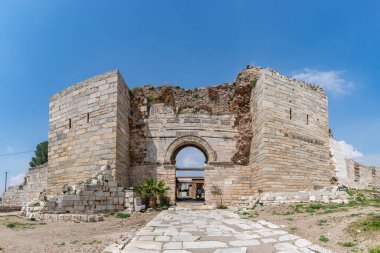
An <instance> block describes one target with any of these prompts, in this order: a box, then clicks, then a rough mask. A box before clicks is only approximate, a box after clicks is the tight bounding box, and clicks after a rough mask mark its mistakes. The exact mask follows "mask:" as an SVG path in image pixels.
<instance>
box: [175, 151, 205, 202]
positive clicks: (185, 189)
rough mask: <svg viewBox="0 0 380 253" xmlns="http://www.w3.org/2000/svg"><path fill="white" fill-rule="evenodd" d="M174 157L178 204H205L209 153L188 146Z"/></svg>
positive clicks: (176, 152)
mask: <svg viewBox="0 0 380 253" xmlns="http://www.w3.org/2000/svg"><path fill="white" fill-rule="evenodd" d="M172 157H173V158H172V162H173V164H175V165H176V202H204V200H205V191H204V189H205V187H204V167H205V164H206V163H207V161H208V158H207V153H206V152H205V151H204V150H202V149H201V148H199V147H197V146H195V145H187V146H183V147H180V148H178V149H177V150H176V151H175V152H174V154H173V156H172ZM173 160H174V161H173Z"/></svg>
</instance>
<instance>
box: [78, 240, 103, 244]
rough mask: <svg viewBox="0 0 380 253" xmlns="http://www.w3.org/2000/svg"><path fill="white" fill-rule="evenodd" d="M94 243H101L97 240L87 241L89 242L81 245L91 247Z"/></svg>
mask: <svg viewBox="0 0 380 253" xmlns="http://www.w3.org/2000/svg"><path fill="white" fill-rule="evenodd" d="M95 243H101V241H98V240H92V241H89V242H84V243H82V245H93V244H95Z"/></svg>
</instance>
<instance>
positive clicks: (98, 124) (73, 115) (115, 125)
mask: <svg viewBox="0 0 380 253" xmlns="http://www.w3.org/2000/svg"><path fill="white" fill-rule="evenodd" d="M128 115H129V93H128V89H127V87H126V85H125V83H124V80H123V78H122V77H121V75H120V74H119V72H118V71H113V72H109V73H106V74H103V75H100V76H97V77H94V78H91V79H89V80H86V81H84V82H82V83H79V84H77V85H75V86H72V87H70V88H68V89H66V90H64V91H62V92H60V93H58V94H56V95H54V96H52V97H51V99H50V121H49V123H50V130H49V169H48V190H49V193H57V192H58V191H59V189H60V187H61V186H62V185H64V184H75V183H78V182H80V181H81V180H85V179H86V178H88V177H90V176H91V175H92V174H94V172H96V171H99V169H100V167H101V166H103V165H109V166H110V167H111V168H112V169H113V176H114V177H115V178H116V179H117V180H118V181H120V182H122V183H125V184H126V183H127V181H128V174H127V167H128V165H129V155H128V151H129V142H128V138H129V129H128Z"/></svg>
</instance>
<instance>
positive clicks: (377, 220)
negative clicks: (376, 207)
mask: <svg viewBox="0 0 380 253" xmlns="http://www.w3.org/2000/svg"><path fill="white" fill-rule="evenodd" d="M363 230H364V231H368V230H380V216H374V217H371V218H369V219H368V220H366V221H364V222H363Z"/></svg>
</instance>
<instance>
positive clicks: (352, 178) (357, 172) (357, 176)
mask: <svg viewBox="0 0 380 253" xmlns="http://www.w3.org/2000/svg"><path fill="white" fill-rule="evenodd" d="M346 169H347V178H348V180H347V182H346V186H348V187H350V188H357V189H366V188H370V187H376V188H380V168H375V167H372V166H366V165H363V164H360V163H357V162H355V161H354V160H350V159H346Z"/></svg>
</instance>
